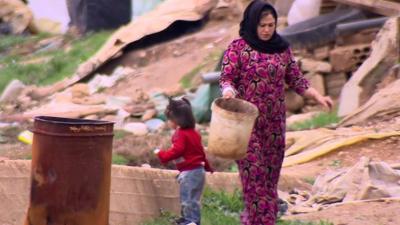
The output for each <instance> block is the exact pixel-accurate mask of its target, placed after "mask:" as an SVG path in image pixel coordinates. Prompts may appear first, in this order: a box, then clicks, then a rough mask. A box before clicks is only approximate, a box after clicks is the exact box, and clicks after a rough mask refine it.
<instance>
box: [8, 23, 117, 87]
mask: <svg viewBox="0 0 400 225" xmlns="http://www.w3.org/2000/svg"><path fill="white" fill-rule="evenodd" d="M110 34H111V32H109V31H104V32H98V33H93V34H88V35H87V36H86V37H84V38H81V39H77V40H73V41H71V48H70V50H69V51H64V50H63V49H56V50H52V51H46V52H40V53H35V52H34V53H32V54H30V55H29V56H24V57H22V56H18V55H11V56H10V55H9V56H7V57H4V58H3V59H0V65H1V67H0V74H1V76H0V92H2V91H3V89H4V88H5V86H6V85H7V84H8V83H9V82H10V81H11V80H12V79H19V80H21V81H22V82H23V83H25V84H29V85H30V84H36V85H48V84H52V83H54V82H57V81H60V80H62V79H63V78H65V77H69V76H71V75H73V73H74V72H75V70H76V69H77V67H78V66H79V65H80V64H81V63H83V62H84V61H86V60H87V59H88V58H89V57H91V56H92V55H93V54H94V53H95V52H96V51H97V50H98V49H99V48H100V47H101V46H102V45H103V44H104V42H105V41H106V40H107V38H108V37H109V36H110ZM12 37H14V36H12ZM31 38H32V39H34V38H35V37H31ZM36 38H39V37H36ZM40 38H43V37H40ZM66 38H68V37H66ZM17 39H18V37H17ZM27 41H32V40H30V39H29V38H28V39H23V38H20V39H18V40H15V41H10V40H9V39H8V38H6V40H5V41H3V39H1V40H0V46H2V47H0V48H3V49H6V48H9V47H7V46H11V47H12V46H15V45H17V44H21V43H23V42H27ZM35 57H49V61H48V62H44V63H38V64H27V65H23V64H21V62H22V61H24V60H26V59H33V58H35Z"/></svg>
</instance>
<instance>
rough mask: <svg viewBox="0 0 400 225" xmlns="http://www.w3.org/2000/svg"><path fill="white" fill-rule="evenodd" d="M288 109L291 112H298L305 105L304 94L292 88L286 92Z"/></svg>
mask: <svg viewBox="0 0 400 225" xmlns="http://www.w3.org/2000/svg"><path fill="white" fill-rule="evenodd" d="M285 98H286V110H288V111H290V112H297V111H299V110H300V109H301V108H302V107H303V106H304V99H303V97H302V96H300V95H298V94H296V92H294V91H292V90H288V91H286V92H285Z"/></svg>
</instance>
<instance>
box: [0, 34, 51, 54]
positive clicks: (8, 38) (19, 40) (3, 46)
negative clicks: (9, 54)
mask: <svg viewBox="0 0 400 225" xmlns="http://www.w3.org/2000/svg"><path fill="white" fill-rule="evenodd" d="M49 36H50V35H49V34H46V33H40V34H38V35H35V36H23V35H5V36H1V38H0V53H2V52H5V51H7V50H9V49H11V48H12V47H15V46H17V45H21V44H25V43H28V42H36V41H38V40H41V39H44V38H47V37H49Z"/></svg>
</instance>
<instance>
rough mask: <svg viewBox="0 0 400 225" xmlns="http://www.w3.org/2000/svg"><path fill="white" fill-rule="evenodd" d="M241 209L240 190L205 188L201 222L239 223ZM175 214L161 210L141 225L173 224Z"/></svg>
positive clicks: (294, 224) (286, 224) (298, 224)
mask: <svg viewBox="0 0 400 225" xmlns="http://www.w3.org/2000/svg"><path fill="white" fill-rule="evenodd" d="M242 209H243V202H242V197H241V193H240V191H235V192H234V193H233V194H228V193H225V192H215V191H212V190H210V189H207V188H206V189H205V191H204V193H203V199H202V212H201V220H202V222H201V224H203V225H240V221H239V214H240V212H241V211H242ZM176 218H178V216H177V215H173V214H171V213H165V212H163V213H162V215H161V217H159V218H156V219H154V220H151V221H149V222H146V223H144V224H143V225H165V224H173V223H172V222H173V220H174V219H176ZM276 224H277V225H333V224H332V223H329V222H324V221H321V222H319V223H315V222H314V223H313V222H302V221H284V220H278V221H277V223H276Z"/></svg>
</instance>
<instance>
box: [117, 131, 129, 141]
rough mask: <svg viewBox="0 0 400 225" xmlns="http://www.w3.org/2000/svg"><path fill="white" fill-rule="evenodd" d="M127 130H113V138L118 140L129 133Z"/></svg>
mask: <svg viewBox="0 0 400 225" xmlns="http://www.w3.org/2000/svg"><path fill="white" fill-rule="evenodd" d="M129 134H130V133H129V132H126V131H124V130H115V131H114V140H120V139H123V138H124V137H126V136H127V135H129Z"/></svg>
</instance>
